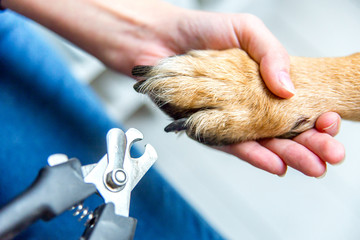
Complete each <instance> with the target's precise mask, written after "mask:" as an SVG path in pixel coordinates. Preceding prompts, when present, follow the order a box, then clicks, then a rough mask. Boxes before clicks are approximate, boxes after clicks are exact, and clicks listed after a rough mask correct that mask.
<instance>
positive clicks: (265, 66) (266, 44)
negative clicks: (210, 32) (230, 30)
mask: <svg viewBox="0 0 360 240" xmlns="http://www.w3.org/2000/svg"><path fill="white" fill-rule="evenodd" d="M240 26H241V27H240V28H238V31H239V34H238V37H239V41H240V46H241V48H242V49H244V50H245V51H246V52H247V53H248V54H249V55H250V56H251V57H252V58H253V59H254V60H255V61H256V62H258V63H259V64H260V73H261V76H262V78H263V79H264V82H265V84H266V86H267V87H268V88H269V90H270V91H271V92H273V93H274V94H275V95H277V96H279V97H282V98H290V97H292V96H293V95H294V94H295V88H294V85H293V83H292V81H291V80H290V75H289V71H290V57H289V55H288V53H287V51H286V50H285V48H284V47H283V46H282V45H281V43H280V42H279V41H278V40H277V38H276V37H275V36H274V35H273V34H272V33H271V32H270V31H269V29H268V28H267V27H266V26H265V25H264V23H263V22H262V21H261V20H260V19H259V18H257V17H256V16H253V15H249V14H244V15H243V21H242V24H241V25H240Z"/></svg>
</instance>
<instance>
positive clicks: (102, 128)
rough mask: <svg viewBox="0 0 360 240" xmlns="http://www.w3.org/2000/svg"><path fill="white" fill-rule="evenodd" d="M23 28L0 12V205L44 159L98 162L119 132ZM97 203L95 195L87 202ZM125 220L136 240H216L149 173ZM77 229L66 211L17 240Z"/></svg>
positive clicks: (75, 233)
mask: <svg viewBox="0 0 360 240" xmlns="http://www.w3.org/2000/svg"><path fill="white" fill-rule="evenodd" d="M27 21H28V20H27V19H25V18H23V17H21V16H19V15H17V14H15V13H13V12H11V11H5V12H3V13H0V111H1V112H0V126H1V130H0V133H1V134H0V143H1V144H0V163H1V166H0V206H3V205H4V204H6V203H7V202H8V201H10V200H11V199H12V198H14V197H15V196H16V195H18V194H19V193H21V192H22V191H24V190H25V189H26V188H27V187H28V186H29V185H30V184H31V183H32V182H33V180H34V179H35V177H36V175H37V173H38V171H39V169H40V168H42V167H44V166H45V165H46V164H47V162H46V160H47V157H48V156H49V155H50V154H53V153H65V154H67V155H68V156H69V157H77V158H78V159H80V160H81V161H82V164H89V163H94V162H96V161H98V160H99V159H100V157H102V156H103V154H104V153H105V152H106V143H105V135H106V132H107V131H108V130H109V129H110V128H112V127H118V126H117V125H116V124H114V123H113V122H111V121H110V120H109V118H108V117H107V116H106V114H105V113H104V111H103V108H102V106H101V104H100V103H99V100H98V98H97V96H96V95H95V94H94V93H93V92H92V90H91V89H90V88H89V87H87V86H83V85H81V84H80V83H78V82H77V81H76V80H75V79H74V78H73V77H72V75H71V74H70V72H69V70H68V69H67V66H66V64H64V62H62V61H61V59H60V58H59V56H58V55H57V54H56V52H54V50H53V49H52V48H51V47H50V46H49V45H48V44H47V43H46V42H45V41H44V40H43V39H42V38H41V37H40V36H38V35H37V34H36V33H35V32H34V31H32V29H31V27H29V26H28V23H27ZM134 154H139V153H137V151H136V150H135V151H134ZM160 157H161V156H160ZM100 203H101V199H100V198H98V197H96V196H95V197H93V198H90V199H89V200H88V201H87V202H86V204H87V205H89V206H93V207H94V206H96V205H99V204H100ZM130 216H132V217H134V218H137V219H138V226H137V231H136V234H135V238H136V239H222V237H221V236H220V235H219V234H218V233H217V232H216V231H215V230H214V229H213V228H212V227H211V226H209V225H208V223H206V221H204V219H203V218H202V217H201V216H200V215H199V214H198V213H197V212H196V211H195V210H194V209H192V208H191V206H189V205H188V204H187V203H186V202H185V201H184V199H183V198H182V197H181V196H180V195H179V194H178V193H177V192H176V191H175V190H174V189H173V188H172V187H171V186H170V185H169V183H167V182H166V181H165V180H164V179H163V178H162V176H161V175H159V173H158V172H157V171H156V170H155V169H153V168H152V169H151V170H150V171H149V172H148V173H147V174H146V175H145V177H144V178H143V180H142V181H141V182H140V183H139V184H138V186H137V187H136V188H135V189H134V191H133V193H132V201H131V206H130ZM0 227H1V223H0ZM83 230H84V226H83V222H80V223H79V222H78V221H77V219H76V218H74V217H72V216H71V212H66V213H64V214H62V215H61V216H59V217H56V218H54V219H53V220H51V221H49V222H43V221H38V222H37V223H35V224H34V225H32V226H31V227H30V228H28V229H27V230H26V231H25V232H23V233H22V234H21V235H19V236H18V237H17V239H78V238H79V236H80V235H81V233H82V232H83Z"/></svg>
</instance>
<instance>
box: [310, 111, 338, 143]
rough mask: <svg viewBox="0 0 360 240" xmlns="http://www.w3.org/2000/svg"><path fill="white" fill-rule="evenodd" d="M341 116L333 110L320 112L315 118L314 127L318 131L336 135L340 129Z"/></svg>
mask: <svg viewBox="0 0 360 240" xmlns="http://www.w3.org/2000/svg"><path fill="white" fill-rule="evenodd" d="M340 125H341V117H340V116H339V114H337V113H335V112H327V113H324V114H322V115H321V116H320V117H319V118H318V119H317V120H316V124H315V127H316V129H317V130H318V131H320V132H324V133H327V134H330V135H331V136H333V137H334V136H336V134H338V132H339V130H340Z"/></svg>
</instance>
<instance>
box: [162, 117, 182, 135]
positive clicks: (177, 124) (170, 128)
mask: <svg viewBox="0 0 360 240" xmlns="http://www.w3.org/2000/svg"><path fill="white" fill-rule="evenodd" d="M186 121H187V118H181V119H178V120H175V121H173V122H172V123H170V124H169V125H167V126H166V127H165V129H164V130H165V132H179V131H182V130H186Z"/></svg>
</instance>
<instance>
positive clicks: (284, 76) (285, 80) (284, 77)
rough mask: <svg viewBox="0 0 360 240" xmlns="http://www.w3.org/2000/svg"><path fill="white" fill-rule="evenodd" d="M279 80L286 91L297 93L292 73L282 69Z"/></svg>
mask: <svg viewBox="0 0 360 240" xmlns="http://www.w3.org/2000/svg"><path fill="white" fill-rule="evenodd" d="M279 81H280V84H281V85H282V87H283V88H284V89H285V90H286V91H288V92H290V93H291V94H292V95H295V87H294V84H293V83H292V81H291V80H290V75H289V74H288V73H287V72H284V71H281V72H280V73H279Z"/></svg>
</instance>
